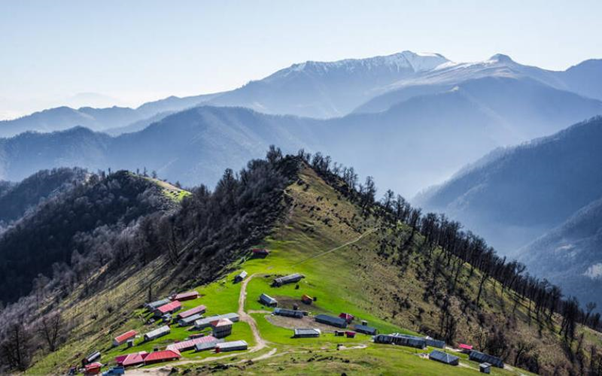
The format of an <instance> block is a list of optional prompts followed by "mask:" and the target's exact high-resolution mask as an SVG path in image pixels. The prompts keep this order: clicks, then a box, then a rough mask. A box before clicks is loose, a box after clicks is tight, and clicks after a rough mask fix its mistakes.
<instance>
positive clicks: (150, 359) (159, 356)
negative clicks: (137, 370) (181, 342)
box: [144, 349, 182, 365]
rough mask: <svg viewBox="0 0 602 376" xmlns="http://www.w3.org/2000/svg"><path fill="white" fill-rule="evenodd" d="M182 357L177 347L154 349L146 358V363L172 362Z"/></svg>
mask: <svg viewBox="0 0 602 376" xmlns="http://www.w3.org/2000/svg"><path fill="white" fill-rule="evenodd" d="M181 357H182V355H181V354H180V352H179V351H178V350H175V349H170V350H161V351H154V352H152V353H150V354H148V355H147V356H146V357H145V358H144V364H145V365H147V364H153V363H161V362H170V361H172V360H178V359H180V358H181Z"/></svg>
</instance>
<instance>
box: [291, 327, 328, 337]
mask: <svg viewBox="0 0 602 376" xmlns="http://www.w3.org/2000/svg"><path fill="white" fill-rule="evenodd" d="M321 333H322V332H321V331H320V329H310V328H306V329H303V328H297V329H295V336H303V335H310V336H311V335H314V336H315V335H317V336H319V335H320V334H321Z"/></svg>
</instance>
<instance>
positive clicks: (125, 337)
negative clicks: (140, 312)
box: [113, 330, 138, 343]
mask: <svg viewBox="0 0 602 376" xmlns="http://www.w3.org/2000/svg"><path fill="white" fill-rule="evenodd" d="M136 334H138V332H137V331H135V330H129V331H127V332H125V333H123V334H121V335H119V336H117V337H115V339H114V340H113V342H116V343H123V342H125V341H127V340H128V339H130V338H133V337H135V336H136Z"/></svg>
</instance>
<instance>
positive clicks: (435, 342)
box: [425, 337, 445, 349]
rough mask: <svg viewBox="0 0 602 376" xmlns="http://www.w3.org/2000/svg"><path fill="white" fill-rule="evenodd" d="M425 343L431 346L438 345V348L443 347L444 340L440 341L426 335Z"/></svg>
mask: <svg viewBox="0 0 602 376" xmlns="http://www.w3.org/2000/svg"><path fill="white" fill-rule="evenodd" d="M425 340H426V345H427V346H431V347H438V348H440V349H443V348H445V341H440V340H438V339H434V338H430V337H426V338H425Z"/></svg>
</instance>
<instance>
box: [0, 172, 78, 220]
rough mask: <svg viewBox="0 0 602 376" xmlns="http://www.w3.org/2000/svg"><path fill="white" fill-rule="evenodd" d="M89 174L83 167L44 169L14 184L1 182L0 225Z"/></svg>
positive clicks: (67, 188) (70, 186) (66, 189)
mask: <svg viewBox="0 0 602 376" xmlns="http://www.w3.org/2000/svg"><path fill="white" fill-rule="evenodd" d="M87 175H89V174H88V173H87V171H86V170H83V169H79V168H56V169H52V170H42V171H39V172H37V173H35V174H33V175H32V176H30V177H28V178H26V179H25V180H23V181H21V182H19V183H17V184H11V183H9V182H0V208H2V211H0V227H1V226H2V225H3V224H4V226H7V225H8V224H9V223H10V222H11V221H14V220H17V219H19V218H21V217H22V216H23V215H24V214H25V213H26V211H27V210H29V209H33V208H35V207H36V206H37V205H39V204H41V203H42V202H44V201H45V200H47V199H49V198H52V197H54V196H57V195H59V194H61V193H63V192H66V191H68V190H69V189H71V188H73V187H74V186H76V185H78V184H81V183H82V182H84V180H85V179H86V176H87Z"/></svg>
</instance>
